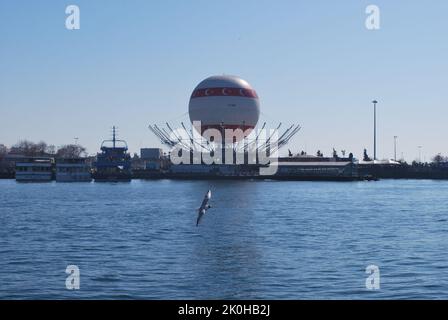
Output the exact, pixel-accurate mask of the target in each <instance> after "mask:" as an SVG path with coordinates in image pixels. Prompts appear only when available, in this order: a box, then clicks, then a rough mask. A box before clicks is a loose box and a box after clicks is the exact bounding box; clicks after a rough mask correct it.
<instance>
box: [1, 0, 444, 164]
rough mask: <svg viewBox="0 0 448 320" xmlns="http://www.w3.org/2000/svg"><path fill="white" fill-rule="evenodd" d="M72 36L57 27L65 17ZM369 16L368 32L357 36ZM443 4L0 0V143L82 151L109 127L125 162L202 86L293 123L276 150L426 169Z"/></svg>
mask: <svg viewBox="0 0 448 320" xmlns="http://www.w3.org/2000/svg"><path fill="white" fill-rule="evenodd" d="M70 4H76V5H78V6H79V7H80V10H81V29H80V30H75V31H69V30H67V29H66V28H65V18H66V14H65V8H66V6H68V5H70ZM369 4H375V5H377V6H378V7H379V8H380V10H381V29H380V30H376V31H369V30H367V29H366V28H365V26H364V21H365V19H366V17H367V15H366V14H365V8H366V6H367V5H369ZM447 12H448V2H447V1H436V0H434V1H431V2H423V1H404V0H403V1H377V0H371V1H362V0H359V1H355V0H352V1H329V0H328V1H297V0H294V1H286V0H284V1H282V0H279V1H263V0H258V1H256V0H246V1H233V0H227V1H225V2H223V1H210V0H209V1H205V0H189V1H180V0H178V1H133V0H130V1H99V0H89V1H81V0H71V1H59V0H58V1H55V0H53V1H49V0H47V1H44V0H42V1H16V0H0V121H1V122H0V143H4V144H7V145H11V144H14V143H15V142H17V141H18V140H20V139H30V140H34V141H38V140H45V141H47V142H48V143H52V144H55V145H62V144H66V143H72V142H73V141H74V139H73V138H74V137H79V143H81V144H83V145H85V146H86V147H87V148H88V151H89V152H90V153H95V152H96V151H97V150H98V149H99V145H100V143H101V140H102V139H104V138H107V137H108V134H109V131H110V130H109V129H110V127H111V126H112V125H114V124H115V125H117V126H118V127H119V128H120V129H119V130H120V136H121V137H122V138H124V139H126V140H127V141H128V144H129V146H130V150H131V151H132V152H136V151H138V149H139V148H140V147H148V146H160V144H159V142H158V141H157V139H155V138H154V137H153V136H152V135H151V133H150V132H149V130H148V129H147V125H148V124H149V123H159V124H160V123H164V122H165V121H170V122H171V123H173V124H176V123H178V122H180V121H181V120H184V121H187V119H188V118H187V117H186V116H185V113H186V112H187V111H188V100H189V96H190V94H191V91H192V90H193V88H194V87H195V86H196V84H197V83H199V82H200V81H201V80H202V79H204V78H206V77H208V76H210V75H216V74H233V75H238V76H241V77H242V78H244V79H246V80H247V81H249V82H250V83H251V84H252V85H253V86H254V88H255V89H256V90H257V92H258V95H259V96H260V100H261V110H262V119H266V120H268V121H270V122H271V123H275V122H283V123H285V125H286V124H288V123H291V122H296V123H300V124H301V125H302V130H301V132H300V133H299V134H298V135H297V136H296V138H294V140H293V141H292V142H291V145H290V146H289V147H290V148H291V149H292V150H294V151H300V150H302V149H306V150H307V151H308V152H309V153H311V152H312V153H314V152H315V151H316V150H317V149H320V150H322V151H323V152H324V153H325V154H329V153H330V152H331V150H332V148H333V147H335V148H336V149H337V150H341V149H345V150H348V151H352V152H354V153H355V155H357V156H361V155H362V150H363V148H364V147H367V148H368V149H369V151H370V153H373V152H372V151H373V150H372V149H373V148H372V140H373V138H372V117H371V116H372V106H371V103H370V102H371V100H372V99H374V98H375V99H378V100H379V101H380V103H379V105H378V155H379V157H380V158H391V157H392V156H393V136H394V135H397V136H399V138H398V155H399V156H400V155H401V154H402V153H403V154H404V157H405V158H406V159H407V160H413V159H415V158H417V156H418V148H417V146H419V145H421V146H423V152H422V153H423V156H424V157H426V159H427V160H429V158H430V157H431V156H432V155H434V154H436V153H438V152H442V153H445V154H448V147H447V145H446V143H445V139H446V136H447V131H448V130H447V126H446V123H447V119H448V111H447V108H446V105H447V103H446V101H448V89H447V83H448V81H447V80H448V62H447V57H448V41H447V35H448V20H447V19H446V15H447Z"/></svg>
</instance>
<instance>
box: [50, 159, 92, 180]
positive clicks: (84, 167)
mask: <svg viewBox="0 0 448 320" xmlns="http://www.w3.org/2000/svg"><path fill="white" fill-rule="evenodd" d="M56 181H57V182H90V181H92V174H91V168H90V165H89V164H88V163H86V159H84V158H70V159H56Z"/></svg>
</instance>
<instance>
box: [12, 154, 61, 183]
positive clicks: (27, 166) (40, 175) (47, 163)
mask: <svg viewBox="0 0 448 320" xmlns="http://www.w3.org/2000/svg"><path fill="white" fill-rule="evenodd" d="M52 179H53V160H52V159H50V158H29V159H24V160H22V161H20V162H16V181H18V182H49V181H51V180H52Z"/></svg>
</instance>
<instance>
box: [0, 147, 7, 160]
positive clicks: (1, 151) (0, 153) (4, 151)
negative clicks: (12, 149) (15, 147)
mask: <svg viewBox="0 0 448 320" xmlns="http://www.w3.org/2000/svg"><path fill="white" fill-rule="evenodd" d="M6 154H8V148H7V147H6V146H5V145H4V144H0V158H3V157H4V156H5V155H6Z"/></svg>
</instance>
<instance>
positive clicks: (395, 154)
mask: <svg viewBox="0 0 448 320" xmlns="http://www.w3.org/2000/svg"><path fill="white" fill-rule="evenodd" d="M397 138H398V136H394V160H395V161H397Z"/></svg>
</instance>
